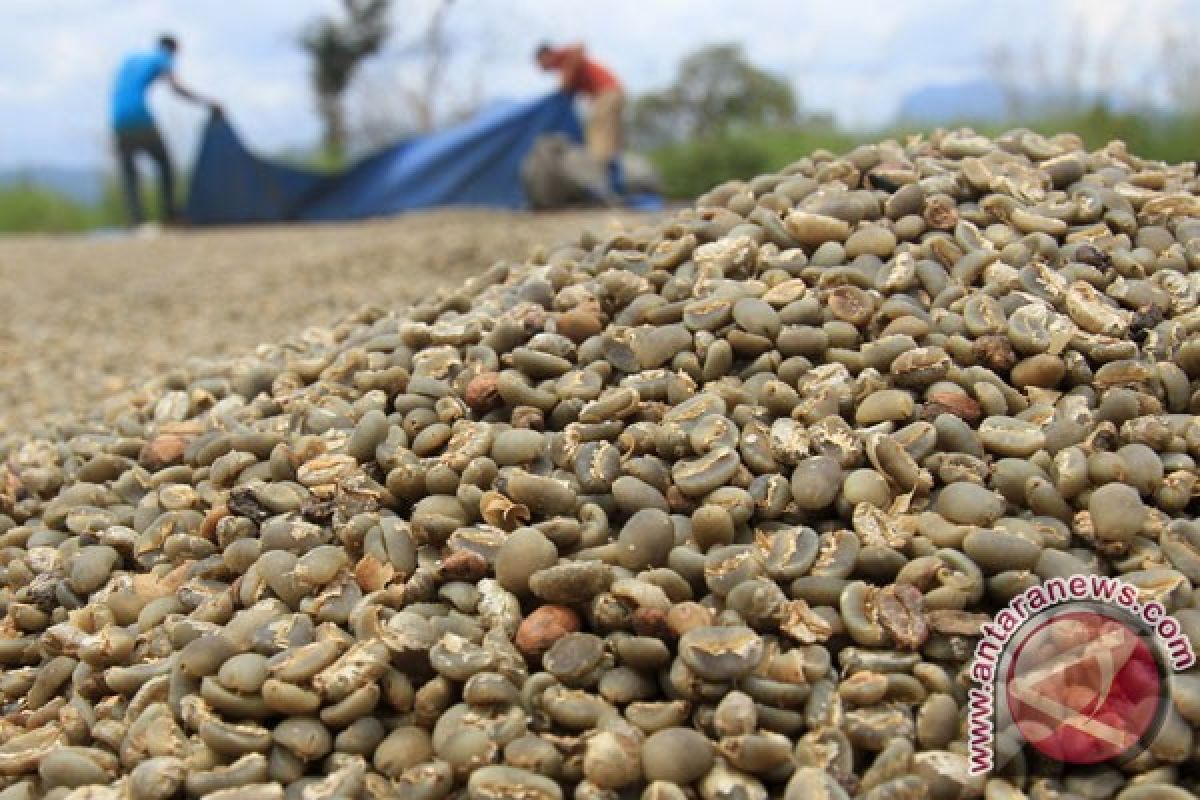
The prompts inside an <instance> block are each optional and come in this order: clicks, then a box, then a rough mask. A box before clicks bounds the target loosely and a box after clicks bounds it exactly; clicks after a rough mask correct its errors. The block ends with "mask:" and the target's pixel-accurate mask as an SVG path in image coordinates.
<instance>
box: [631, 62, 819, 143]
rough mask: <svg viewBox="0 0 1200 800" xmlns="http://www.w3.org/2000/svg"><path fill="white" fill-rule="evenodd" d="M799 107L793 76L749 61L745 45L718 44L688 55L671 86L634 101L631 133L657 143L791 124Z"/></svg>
mask: <svg viewBox="0 0 1200 800" xmlns="http://www.w3.org/2000/svg"><path fill="white" fill-rule="evenodd" d="M798 106H799V103H798V102H797V99H796V95H795V92H794V91H793V90H792V87H791V85H790V84H789V83H788V81H786V80H785V79H783V78H781V77H778V76H776V75H772V74H771V73H769V72H766V71H765V70H762V69H759V68H758V67H756V66H754V65H753V64H751V63H750V62H749V61H747V60H746V57H745V54H744V53H743V52H742V48H741V46H740V45H736V44H713V45H708V46H706V47H703V48H701V49H699V50H697V51H695V52H694V53H691V54H690V55H688V56H686V57H685V58H684V59H683V61H681V62H680V64H679V68H678V71H677V73H676V76H675V80H674V82H673V83H672V84H671V85H670V86H668V87H666V88H665V89H661V90H658V91H654V92H648V93H646V94H644V95H642V96H641V97H638V98H637V99H636V100H635V101H634V103H633V119H632V132H633V135H634V137H635V138H636V139H638V140H639V141H640V142H641V143H642V144H643V145H646V146H656V145H660V144H663V143H666V142H671V141H679V140H683V139H703V138H710V137H714V136H721V135H726V134H730V133H734V132H737V131H738V130H739V129H746V128H772V127H788V126H791V125H794V124H795V122H796V116H797V110H798Z"/></svg>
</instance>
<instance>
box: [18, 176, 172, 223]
mask: <svg viewBox="0 0 1200 800" xmlns="http://www.w3.org/2000/svg"><path fill="white" fill-rule="evenodd" d="M142 202H143V203H145V204H146V213H147V214H148V215H149V218H150V219H159V218H161V216H162V212H161V209H162V204H161V203H160V201H159V196H158V189H157V187H156V186H154V185H152V184H146V185H145V186H143V187H142ZM126 224H127V216H126V212H125V201H124V199H123V197H122V195H121V190H120V188H119V187H118V186H117V185H116V183H110V184H109V185H108V186H106V187H105V190H104V196H103V198H102V199H101V201H100V202H99V203H98V204H96V205H85V204H83V203H79V202H77V201H75V200H72V199H71V198H69V197H66V196H64V195H61V194H59V193H57V192H54V191H51V190H49V189H43V188H41V187H39V186H28V185H14V186H2V187H0V233H71V232H76V231H87V230H95V229H97V228H119V227H122V226H124V225H126Z"/></svg>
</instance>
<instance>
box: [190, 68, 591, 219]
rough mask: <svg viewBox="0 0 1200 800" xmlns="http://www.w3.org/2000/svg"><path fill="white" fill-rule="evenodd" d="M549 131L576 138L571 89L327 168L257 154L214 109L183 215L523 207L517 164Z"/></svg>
mask: <svg viewBox="0 0 1200 800" xmlns="http://www.w3.org/2000/svg"><path fill="white" fill-rule="evenodd" d="M549 133H563V134H566V135H567V136H568V137H570V138H571V139H573V140H574V141H580V140H581V139H582V131H581V129H580V125H579V118H578V116H577V115H576V114H575V109H574V105H573V102H572V99H571V97H570V96H569V95H567V94H564V93H561V92H556V93H554V94H551V95H548V96H546V97H544V98H541V99H539V100H535V101H532V102H524V103H512V104H501V105H495V106H492V107H490V108H488V109H486V110H484V111H483V112H481V113H480V114H478V115H476V116H475V117H473V118H471V119H470V120H468V121H466V122H464V123H462V124H460V125H456V126H454V127H451V128H447V129H445V130H441V131H438V132H436V133H432V134H429V135H427V136H418V137H415V138H412V139H408V140H405V141H402V142H399V143H397V144H395V145H393V146H391V147H388V148H386V149H384V150H382V151H380V152H379V153H376V154H375V155H373V156H370V157H368V158H366V159H364V160H362V161H360V162H358V163H357V164H355V165H353V166H351V167H350V168H349V169H347V170H346V171H344V172H342V173H339V174H336V175H328V174H321V173H317V172H311V171H307V170H303V169H297V168H295V167H289V166H285V165H283V164H278V163H274V162H272V161H268V160H266V159H263V158H259V157H258V156H256V155H254V154H253V153H251V152H250V151H249V150H247V149H246V147H245V145H243V144H242V142H241V140H240V139H239V138H238V136H237V134H236V133H235V132H234V130H233V127H232V126H231V125H230V124H229V121H228V120H227V119H225V118H224V117H221V116H217V115H214V116H213V117H211V118H210V119H209V121H208V126H207V128H206V129H205V131H204V137H203V140H202V141H201V144H200V151H199V154H198V155H197V157H196V163H195V165H194V167H193V170H192V180H191V188H190V191H189V193H188V201H187V218H188V220H189V221H190V222H192V223H193V224H196V225H225V224H236V223H247V222H284V221H321V220H326V221H331V220H349V219H362V218H364V217H375V216H384V215H387V214H396V213H399V212H402V211H412V210H414V209H420V208H430V207H433V206H451V205H459V206H462V205H467V206H491V207H500V208H522V207H524V206H525V205H526V203H525V197H524V192H523V191H522V189H521V178H520V170H521V162H522V161H523V160H524V159H525V156H526V155H527V154H528V153H529V151H530V150H531V149H532V147H533V144H534V142H535V141H536V140H537V139H538V137H540V136H543V135H545V134H549Z"/></svg>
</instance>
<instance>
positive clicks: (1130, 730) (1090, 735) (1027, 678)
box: [967, 575, 1196, 775]
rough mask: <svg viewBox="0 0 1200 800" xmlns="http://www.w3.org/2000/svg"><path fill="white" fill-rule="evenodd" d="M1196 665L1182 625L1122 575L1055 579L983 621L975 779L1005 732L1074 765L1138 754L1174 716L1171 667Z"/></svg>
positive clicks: (972, 730)
mask: <svg viewBox="0 0 1200 800" xmlns="http://www.w3.org/2000/svg"><path fill="white" fill-rule="evenodd" d="M1195 663H1196V654H1195V653H1194V652H1193V650H1192V645H1191V642H1190V641H1189V640H1188V638H1187V636H1186V635H1185V634H1184V633H1183V629H1182V627H1181V626H1180V624H1179V622H1178V621H1176V620H1175V619H1174V618H1173V617H1171V616H1170V615H1169V614H1168V613H1167V610H1166V608H1165V607H1164V606H1163V605H1162V604H1161V603H1159V602H1157V601H1152V602H1148V603H1141V602H1139V599H1138V590H1137V588H1136V587H1134V586H1133V585H1131V584H1128V583H1126V582H1124V581H1122V580H1120V579H1119V578H1111V577H1106V576H1101V575H1073V576H1071V577H1067V578H1052V579H1051V580H1048V581H1046V582H1045V583H1043V584H1040V585H1038V586H1033V587H1030V588H1029V589H1027V590H1025V591H1024V592H1022V593H1021V594H1019V595H1017V596H1016V597H1014V598H1013V599H1012V600H1011V601H1010V602H1009V604H1008V606H1006V607H1005V608H1004V609H1003V610H1001V611H1000V612H999V613H998V614H996V616H995V618H994V619H993V621H992V622H991V623H988V624H986V625H984V626H983V629H982V638H981V639H980V640H979V644H978V645H977V646H976V648H975V659H974V661H973V662H972V664H971V672H970V675H971V679H972V680H973V681H974V683H975V684H976V685H975V686H973V687H971V689H970V690H969V691H968V693H967V696H968V701H967V703H968V729H967V745H968V754H969V769H970V772H971V774H972V775H983V774H987V773H989V772H991V771H992V770H993V769H994V768H995V767H996V736H997V731H1001V732H1003V733H1004V734H1005V735H1006V736H1010V737H1014V738H1019V739H1020V740H1023V741H1024V742H1028V743H1029V744H1030V745H1032V746H1033V747H1035V748H1037V750H1039V751H1040V752H1041V753H1043V754H1044V755H1046V756H1048V757H1050V758H1053V759H1056V760H1058V761H1061V762H1063V763H1068V764H1096V763H1099V762H1101V761H1107V760H1109V759H1112V758H1117V757H1120V756H1123V755H1126V754H1128V753H1131V752H1133V751H1135V750H1136V749H1137V748H1138V746H1139V745H1141V744H1142V743H1144V742H1145V741H1146V740H1147V739H1148V738H1149V737H1150V736H1151V735H1152V734H1153V733H1154V731H1155V729H1156V726H1157V725H1158V724H1159V723H1160V722H1161V721H1162V717H1163V714H1164V712H1165V708H1166V706H1165V704H1166V702H1167V697H1166V678H1167V670H1168V669H1170V670H1173V671H1179V670H1185V669H1188V668H1190V667H1191V666H1192V665H1194V664H1195Z"/></svg>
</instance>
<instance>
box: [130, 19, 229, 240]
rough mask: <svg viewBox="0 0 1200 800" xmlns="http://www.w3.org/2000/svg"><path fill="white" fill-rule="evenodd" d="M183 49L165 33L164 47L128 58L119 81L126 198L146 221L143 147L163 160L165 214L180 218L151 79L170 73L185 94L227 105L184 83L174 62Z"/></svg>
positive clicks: (135, 218) (134, 216) (135, 216)
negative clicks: (151, 102) (140, 168)
mask: <svg viewBox="0 0 1200 800" xmlns="http://www.w3.org/2000/svg"><path fill="white" fill-rule="evenodd" d="M178 50H179V43H178V42H176V40H175V37H173V36H162V37H160V38H159V40H158V47H157V48H156V49H155V50H154V51H153V52H150V53H138V54H134V55H131V56H129V57H128V58H126V59H125V61H124V62H123V63H122V64H121V68H120V70H118V72H117V80H116V84H115V85H114V87H113V95H112V126H113V133H114V134H115V136H116V142H117V157H118V159H119V160H120V162H121V180H122V182H123V184H124V187H125V202H126V204H127V205H128V206H129V216H130V219H131V220H132V222H133V224H135V225H137V224H140V223H141V222H142V220H143V218H144V213H143V211H142V197H141V192H140V191H139V189H138V175H137V165H136V164H135V163H134V158H135V157H136V156H137V155H138V154H139V153H144V154H146V155H148V156H150V158H151V159H153V160H154V163H155V164H156V165H157V167H158V182H159V189H160V191H161V194H162V204H163V216H164V217H165V219H166V221H168V222H170V221H172V220H174V219H175V195H174V191H175V189H174V181H173V176H172V170H171V157H170V155H169V154H168V153H167V148H166V145H165V144H163V139H162V136H161V135H160V134H159V132H158V126H156V125H155V124H154V117H152V116H151V115H150V109H149V108H148V107H147V105H146V93H147V92H148V91H149V89H150V87H151V85H153V83H154V82H155V81H156V80H158V79H159V78H160V77H165V78H166V80H167V84H168V85H169V86H170V87H171V88H172V89H173V90H174V91H175V93H176V94H178V95H179V96H180V97H182V98H184V99H185V100H190V101H191V102H193V103H200V104H203V105H207V106H208V107H209V108H211V109H212V110H213V112H214V113H220V110H221V109H220V107H219V106H218V105H217V104H216V103H215V102H213V101H211V100H208V99H206V98H203V97H201V96H199V95H197V94H195V93H194V92H192V91H190V90H188V89H186V88H184V87H183V86H182V85H181V84H180V83H179V81H178V79H176V77H175V72H174V69H173V67H174V62H175V53H176V52H177V51H178Z"/></svg>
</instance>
